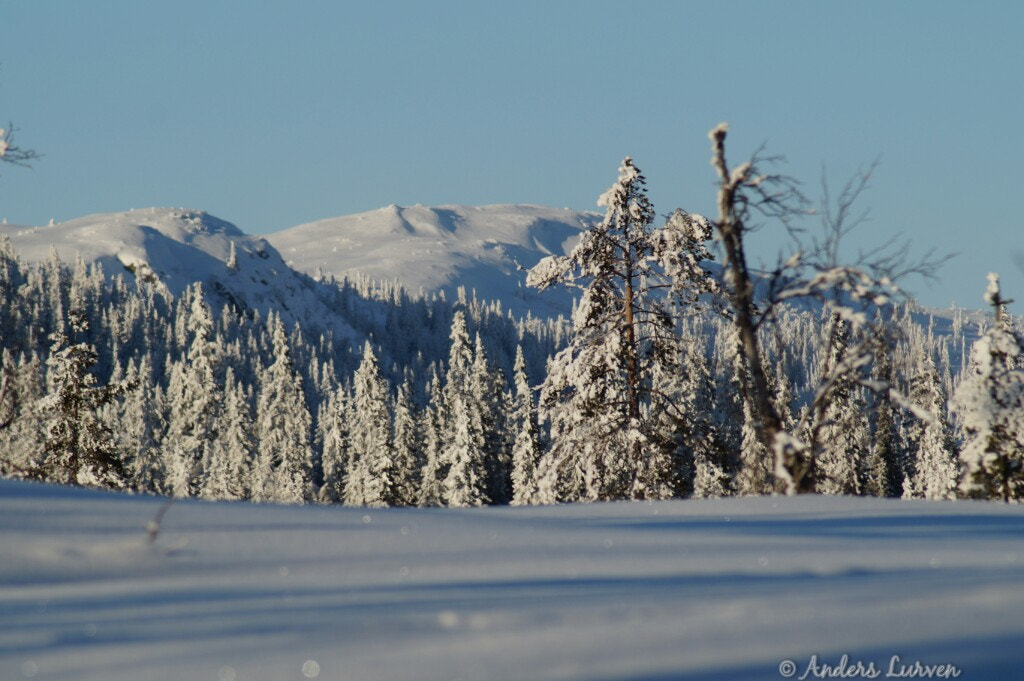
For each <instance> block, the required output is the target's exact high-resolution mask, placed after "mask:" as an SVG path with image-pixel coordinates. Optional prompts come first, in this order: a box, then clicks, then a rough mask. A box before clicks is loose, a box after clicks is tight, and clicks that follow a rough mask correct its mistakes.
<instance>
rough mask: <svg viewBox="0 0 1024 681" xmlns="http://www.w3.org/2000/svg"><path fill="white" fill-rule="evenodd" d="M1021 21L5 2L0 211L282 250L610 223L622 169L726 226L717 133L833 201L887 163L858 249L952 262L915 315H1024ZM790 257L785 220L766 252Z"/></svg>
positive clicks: (761, 9) (109, 0)
mask: <svg viewBox="0 0 1024 681" xmlns="http://www.w3.org/2000/svg"><path fill="white" fill-rule="evenodd" d="M1021 35H1024V3H1021V2H1016V1H1014V2H978V3H967V2H940V1H930V2H856V3H850V2H844V3H840V2H798V1H787V2H742V1H741V2H732V3H729V4H728V9H725V6H724V4H723V3H711V2H675V1H673V2H635V3H625V2H603V1H601V0H588V1H577V2H569V1H563V0H547V1H546V2H534V1H532V0H519V1H517V2H448V1H444V0H438V1H436V2H387V1H386V0H385V1H380V2H375V3H367V2H359V3H355V2H322V1H304V2H298V3H295V2H290V3H285V2H275V1H270V0H267V1H264V2H260V3H251V2H241V1H236V2H221V1H218V0H202V1H193V0H178V1H176V2H166V1H165V0H164V1H161V2H151V1H149V0H123V1H113V0H104V1H102V2H95V3H85V2H80V1H79V0H73V1H72V0H66V1H61V2H57V1H51V0H33V1H31V2H29V1H27V0H0V120H2V121H3V122H4V124H6V122H7V121H13V122H14V124H15V126H16V127H17V128H18V135H19V141H20V143H21V145H22V146H24V147H32V148H34V149H36V150H37V151H39V152H40V153H42V154H44V155H45V156H44V158H43V159H41V160H40V161H39V162H37V163H36V164H35V167H34V168H33V169H31V170H25V169H20V168H11V167H3V168H0V218H2V217H6V218H7V219H8V220H9V221H10V222H14V223H22V224H44V223H45V222H47V221H49V220H50V219H51V218H54V219H56V220H58V221H61V220H67V219H71V218H74V217H79V216H82V215H86V214H89V213H95V212H104V211H115V210H124V209H128V208H133V207H134V208H140V207H148V206H187V207H190V208H199V209H204V210H207V211H209V212H210V213H213V214H214V215H217V216H219V217H222V218H224V219H227V220H230V221H232V222H234V223H236V224H237V225H238V226H239V227H241V228H242V229H244V230H245V231H247V232H252V233H261V232H264V233H265V232H270V231H274V230H277V229H282V228H285V227H289V226H292V225H296V224H300V223H303V222H308V221H311V220H315V219H319V218H324V217H331V216H337V215H344V214H348V213H354V212H359V211H364V210H370V209H374V208H378V207H380V206H384V205H387V204H390V203H397V204H401V205H408V204H415V203H424V204H441V203H464V204H488V203H517V202H522V203H536V204H545V205H553V206H568V207H571V208H575V209H579V210H592V209H596V208H595V199H596V197H597V196H598V195H599V194H600V193H601V192H602V191H603V190H604V189H605V188H606V187H607V186H608V185H609V184H610V183H611V182H612V181H613V180H614V179H615V176H616V169H617V167H618V164H619V162H620V161H621V159H622V157H624V156H625V155H627V154H629V155H632V156H633V157H634V159H635V160H636V163H637V165H638V166H639V167H640V168H641V169H642V170H643V171H644V173H645V174H646V175H647V177H648V179H649V188H650V194H651V199H652V201H653V202H654V205H655V208H656V209H658V210H659V212H662V213H667V212H669V211H670V210H672V209H673V208H676V207H683V208H686V209H687V210H691V211H696V212H704V213H711V212H712V211H713V193H714V190H713V187H712V183H713V179H714V178H713V173H712V170H711V168H710V166H709V164H708V159H709V146H708V141H707V137H706V134H707V131H708V130H709V129H710V128H711V127H713V126H714V125H715V124H717V123H718V122H720V121H728V122H729V123H730V126H731V130H732V133H731V135H730V151H731V156H732V159H733V160H734V161H737V162H738V161H740V160H742V158H743V157H745V156H746V155H747V154H749V153H751V152H752V151H753V150H754V149H755V148H756V147H757V146H758V145H760V144H761V143H765V144H767V148H768V151H770V152H773V153H778V154H783V155H785V156H786V158H787V165H786V166H785V170H786V171H787V172H789V173H790V174H792V175H794V176H796V177H798V178H800V179H801V180H802V181H803V182H804V183H805V190H806V191H807V193H808V194H810V195H812V196H813V195H817V193H818V189H819V187H820V178H821V175H822V168H823V167H824V168H826V169H827V174H828V176H829V178H830V179H831V181H832V184H839V183H841V181H842V180H844V179H845V178H847V177H848V176H849V175H850V174H851V173H852V172H854V171H855V170H856V169H857V168H858V167H861V166H866V165H869V164H870V163H871V162H872V161H874V160H875V159H879V160H880V165H879V167H878V169H877V171H876V173H875V175H874V179H873V182H872V187H871V189H870V191H869V192H868V193H867V194H866V195H865V196H864V197H863V199H862V202H861V204H860V205H861V206H862V207H863V208H865V209H870V211H871V220H870V222H868V223H867V224H865V225H864V226H863V227H862V228H861V229H859V230H858V231H857V232H856V233H854V234H853V235H851V237H850V239H849V241H848V245H849V246H850V249H851V251H852V250H856V249H857V248H867V247H870V246H872V245H874V244H877V243H879V242H880V241H883V240H885V239H887V238H889V237H890V236H892V235H893V234H896V233H902V234H904V235H905V236H906V237H908V238H909V239H911V241H912V243H913V246H914V248H915V250H916V251H917V252H923V251H925V250H927V249H929V248H935V249H937V250H938V251H940V252H944V253H946V252H957V253H959V255H958V256H957V257H956V259H954V260H953V261H952V262H950V263H949V264H947V265H946V266H945V267H944V268H943V269H942V271H941V281H940V282H938V283H927V282H924V281H920V280H911V281H908V282H907V285H908V288H910V289H911V290H912V291H913V292H914V293H915V294H916V295H917V296H918V297H919V298H920V300H921V301H922V302H923V303H925V304H928V305H935V306H944V305H948V304H949V303H950V302H952V301H954V300H955V301H956V302H957V303H958V304H961V305H965V306H969V307H980V306H981V305H982V303H981V295H982V292H983V291H984V288H985V274H986V273H987V272H989V271H992V270H996V271H999V272H1000V273H1001V274H1002V275H1003V281H1004V287H1005V289H1006V293H1007V295H1008V296H1009V297H1015V298H1018V299H1020V300H1021V301H1022V303H1021V304H1020V305H1019V306H1017V309H1016V310H1014V311H1015V312H1017V313H1019V312H1021V310H1024V264H1022V265H1019V266H1018V265H1017V264H1016V263H1015V259H1017V260H1021V261H1022V262H1024V211H1022V210H1021V208H1020V206H1019V205H1017V203H1016V200H1015V199H1016V198H1017V197H1018V196H1019V195H1020V193H1021V192H1022V185H1024V165H1022V163H1021V159H1022V158H1024V133H1022V131H1021V121H1022V120H1024V119H1022V112H1024V47H1022V45H1024V40H1021ZM784 247H785V239H784V237H783V235H782V234H781V231H780V230H778V229H775V228H774V227H773V226H766V227H765V228H764V229H763V230H762V231H761V232H759V233H758V234H757V237H756V240H755V243H754V244H753V246H752V248H751V255H752V256H753V258H754V260H764V261H765V262H768V261H774V257H775V254H776V252H777V251H778V250H779V249H780V248H784Z"/></svg>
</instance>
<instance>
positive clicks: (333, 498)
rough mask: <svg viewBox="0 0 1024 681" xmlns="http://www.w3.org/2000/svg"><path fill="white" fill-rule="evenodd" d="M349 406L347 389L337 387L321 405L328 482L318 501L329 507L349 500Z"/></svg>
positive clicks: (323, 461)
mask: <svg viewBox="0 0 1024 681" xmlns="http://www.w3.org/2000/svg"><path fill="white" fill-rule="evenodd" d="M349 403H350V400H349V399H348V391H347V390H346V388H345V386H337V387H336V388H335V389H334V390H333V391H332V392H331V393H329V395H328V398H327V399H326V400H324V403H323V404H322V405H320V418H318V419H317V431H318V437H319V439H320V451H321V457H320V459H321V465H322V466H323V475H324V481H323V485H322V486H321V487H320V493H319V495H318V499H319V500H320V501H322V502H325V503H334V504H339V503H341V502H342V501H343V500H344V498H345V475H346V473H347V467H348V458H349V455H348V428H349V424H350V423H351V421H352V418H351V414H350V413H349Z"/></svg>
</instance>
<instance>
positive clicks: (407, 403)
mask: <svg viewBox="0 0 1024 681" xmlns="http://www.w3.org/2000/svg"><path fill="white" fill-rule="evenodd" d="M412 391H413V386H412V381H411V379H409V378H407V379H406V380H405V381H403V382H402V385H401V386H400V387H399V389H398V396H397V397H396V398H395V400H394V406H393V407H392V409H391V413H392V414H393V418H392V426H391V430H392V432H391V443H392V444H391V448H392V451H393V453H394V467H395V473H394V475H395V503H394V505H395V506H415V505H416V504H417V503H418V501H419V473H420V469H421V467H422V465H423V462H422V459H423V452H422V450H423V446H422V438H421V435H420V429H419V421H418V419H417V418H416V410H415V406H414V405H413V400H412Z"/></svg>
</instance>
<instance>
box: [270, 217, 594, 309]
mask: <svg viewBox="0 0 1024 681" xmlns="http://www.w3.org/2000/svg"><path fill="white" fill-rule="evenodd" d="M599 219H600V216H598V215H596V214H594V213H578V212H575V211H571V210H568V209H558V208H545V207H541V206H525V205H495V206H479V207H472V206H437V207H430V206H411V207H401V206H394V205H392V206H387V207H386V208H381V209H380V210H375V211H369V212H366V213H359V214H357V215H348V216H344V217H337V218H330V219H327V220H320V221H317V222H312V223H309V224H305V225H299V226H297V227H292V228H291V229H286V230H284V231H281V232H276V233H273V234H268V235H266V237H265V238H266V239H267V241H269V242H270V243H271V244H273V245H274V246H275V247H276V248H277V249H278V250H279V251H280V252H281V254H282V255H283V256H284V258H285V259H286V260H287V261H288V263H289V264H291V265H292V266H293V267H295V268H296V269H298V270H300V271H303V272H306V273H308V274H311V275H315V274H316V273H317V272H318V271H319V272H322V273H324V274H332V275H334V276H335V277H337V278H339V279H340V278H341V277H343V276H352V275H354V274H356V273H359V274H362V275H365V276H367V277H369V278H370V279H371V280H374V281H398V282H400V283H401V284H403V285H404V286H405V288H406V289H408V290H410V291H413V292H416V291H418V290H420V289H421V288H422V289H423V290H426V291H438V290H444V291H445V292H446V294H449V295H451V294H454V293H455V291H456V289H457V288H458V287H459V286H464V287H465V288H466V290H467V291H470V290H476V292H477V295H478V297H479V298H480V299H482V300H501V301H502V303H503V304H504V305H505V307H506V309H510V308H511V309H512V310H513V311H514V312H516V313H517V314H520V315H525V313H526V312H527V310H530V311H532V313H533V314H534V316H540V315H545V314H550V313H551V312H553V311H554V312H562V313H566V312H568V311H569V309H570V308H571V302H570V299H569V298H568V297H567V295H566V294H565V293H564V292H558V291H546V292H544V293H538V292H537V291H534V290H531V289H527V288H525V284H524V282H525V279H526V277H525V272H524V271H522V269H520V268H521V267H522V268H530V267H532V266H533V265H535V264H536V263H537V261H539V260H540V259H541V258H542V257H544V256H547V255H552V254H558V255H562V254H565V253H567V252H568V251H569V250H571V248H572V246H574V245H575V243H576V241H577V239H578V238H579V235H580V233H581V232H582V231H584V230H586V229H587V228H589V226H590V225H592V224H593V223H594V222H596V221H598V220H599Z"/></svg>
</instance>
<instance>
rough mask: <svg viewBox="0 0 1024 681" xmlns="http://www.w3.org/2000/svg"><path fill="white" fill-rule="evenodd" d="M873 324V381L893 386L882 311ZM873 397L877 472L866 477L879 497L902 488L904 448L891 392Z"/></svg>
mask: <svg viewBox="0 0 1024 681" xmlns="http://www.w3.org/2000/svg"><path fill="white" fill-rule="evenodd" d="M874 327H875V329H874V334H873V335H874V343H875V346H874V362H872V363H871V381H873V382H875V383H876V384H878V385H890V384H892V382H893V380H894V373H893V363H892V352H893V337H892V333H891V331H890V328H889V325H888V324H886V322H885V321H884V320H883V319H882V317H881V312H880V311H879V312H878V313H877V314H876V316H875V321H874ZM870 399H871V400H872V402H873V405H872V409H871V410H870V418H871V420H872V421H873V423H872V427H871V432H873V433H874V437H873V439H872V443H871V455H870V458H871V461H872V462H873V463H874V468H875V470H876V473H875V475H874V476H873V477H872V476H871V475H869V476H867V477H868V488H867V490H866V492H867V493H868V494H869V495H874V496H880V497H898V496H900V495H901V493H902V489H903V478H904V459H905V450H904V448H903V447H902V446H901V445H902V443H901V440H900V438H899V437H898V434H897V418H898V413H897V411H896V405H895V404H894V402H893V400H892V398H891V397H890V396H889V393H888V391H876V392H873V393H872V394H871V395H870Z"/></svg>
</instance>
